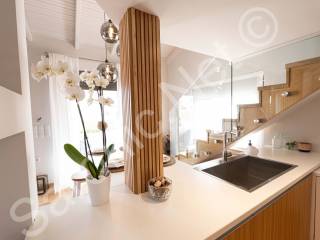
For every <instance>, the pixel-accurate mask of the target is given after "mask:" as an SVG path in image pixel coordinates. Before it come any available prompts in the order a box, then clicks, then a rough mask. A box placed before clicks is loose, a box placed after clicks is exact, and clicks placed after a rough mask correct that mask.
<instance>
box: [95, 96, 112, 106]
mask: <svg viewBox="0 0 320 240" xmlns="http://www.w3.org/2000/svg"><path fill="white" fill-rule="evenodd" d="M98 102H99V103H100V104H102V105H103V106H105V105H107V106H111V105H112V104H113V103H114V102H113V100H112V99H111V98H104V97H99V99H98Z"/></svg>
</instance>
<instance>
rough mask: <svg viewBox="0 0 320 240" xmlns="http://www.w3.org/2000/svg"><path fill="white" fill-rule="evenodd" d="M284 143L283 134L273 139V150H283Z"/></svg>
mask: <svg viewBox="0 0 320 240" xmlns="http://www.w3.org/2000/svg"><path fill="white" fill-rule="evenodd" d="M282 143H283V137H282V134H278V135H275V136H273V138H272V148H273V149H280V148H282Z"/></svg>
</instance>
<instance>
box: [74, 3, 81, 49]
mask: <svg viewBox="0 0 320 240" xmlns="http://www.w3.org/2000/svg"><path fill="white" fill-rule="evenodd" d="M81 1H82V0H76V1H75V2H76V8H75V11H76V12H75V23H74V24H75V26H74V48H75V49H79V48H80V25H81V24H80V21H81Z"/></svg>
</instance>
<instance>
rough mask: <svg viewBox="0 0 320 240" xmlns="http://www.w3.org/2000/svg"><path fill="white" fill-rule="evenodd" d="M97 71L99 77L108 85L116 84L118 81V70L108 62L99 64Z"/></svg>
mask: <svg viewBox="0 0 320 240" xmlns="http://www.w3.org/2000/svg"><path fill="white" fill-rule="evenodd" d="M97 70H98V71H99V75H100V76H102V77H104V78H105V79H107V80H108V81H109V82H110V83H113V82H116V81H117V79H118V70H117V67H116V65H115V64H114V63H111V62H108V61H107V60H106V61H105V62H104V63H101V64H100V65H99V66H98V67H97Z"/></svg>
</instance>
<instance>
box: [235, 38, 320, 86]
mask: <svg viewBox="0 0 320 240" xmlns="http://www.w3.org/2000/svg"><path fill="white" fill-rule="evenodd" d="M318 56H320V36H318V37H314V38H311V39H307V40H304V41H300V42H296V43H293V44H289V45H286V46H283V47H280V48H276V49H273V50H271V51H268V52H265V53H262V54H259V55H256V56H252V57H249V58H246V59H243V60H241V61H237V62H234V63H233V67H234V78H235V79H236V78H240V77H244V76H246V75H250V74H252V73H256V72H259V71H262V72H264V82H265V85H273V84H279V83H285V82H286V68H285V65H286V64H288V63H292V62H297V61H301V60H305V59H309V58H314V57H318Z"/></svg>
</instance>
